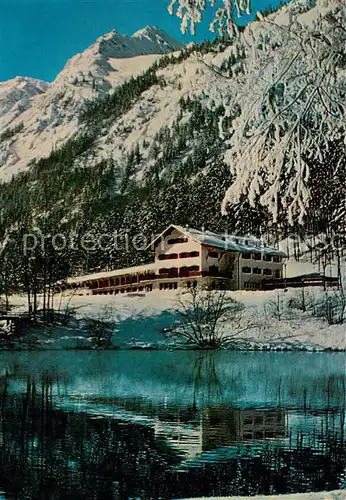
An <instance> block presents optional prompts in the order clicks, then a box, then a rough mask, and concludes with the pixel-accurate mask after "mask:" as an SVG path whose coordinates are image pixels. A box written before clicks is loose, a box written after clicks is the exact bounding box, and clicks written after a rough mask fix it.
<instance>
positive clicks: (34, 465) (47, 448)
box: [0, 377, 177, 500]
mask: <svg viewBox="0 0 346 500" xmlns="http://www.w3.org/2000/svg"><path fill="white" fill-rule="evenodd" d="M51 398H52V383H51V381H49V380H48V381H42V383H41V385H40V387H37V385H36V383H35V382H33V380H32V379H31V377H28V379H27V387H26V391H25V393H24V394H21V395H20V394H11V393H8V392H7V390H6V385H5V384H3V391H2V392H1V394H0V407H1V416H2V422H1V429H2V443H1V446H0V490H1V489H4V490H5V491H9V492H10V494H11V498H16V499H17V498H18V499H19V498H20V499H22V498H25V499H34V498H35V499H36V498H40V499H44V498H47V499H51V498H57V499H60V498H73V499H78V498H83V499H84V498H85V499H88V500H89V499H91V498H100V499H101V498H102V500H103V499H107V498H112V499H114V498H122V497H127V495H128V494H130V492H131V495H133V496H141V494H142V493H143V492H145V491H150V490H151V489H152V488H153V485H154V483H155V481H156V479H157V476H158V475H159V474H162V473H165V472H166V471H168V470H169V469H170V467H171V466H172V465H174V464H176V463H177V459H175V455H174V453H173V452H172V451H169V450H167V449H165V448H164V445H163V444H162V443H160V442H159V441H155V439H154V432H153V430H152V429H151V428H149V427H142V426H137V425H134V424H126V425H121V424H119V423H118V422H116V421H114V420H112V419H102V418H92V417H90V416H88V415H86V414H83V413H74V412H63V411H60V410H55V409H54V408H53V407H52V399H51ZM124 492H126V493H124ZM145 495H146V494H144V495H143V498H145Z"/></svg>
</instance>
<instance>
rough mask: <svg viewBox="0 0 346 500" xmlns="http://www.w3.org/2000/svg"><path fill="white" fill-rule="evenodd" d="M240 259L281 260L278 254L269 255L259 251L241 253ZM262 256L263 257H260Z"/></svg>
mask: <svg viewBox="0 0 346 500" xmlns="http://www.w3.org/2000/svg"><path fill="white" fill-rule="evenodd" d="M241 257H242V259H246V260H250V259H252V260H263V261H264V262H282V257H281V256H280V255H269V254H263V255H262V254H261V253H242V254H241ZM262 257H263V258H262Z"/></svg>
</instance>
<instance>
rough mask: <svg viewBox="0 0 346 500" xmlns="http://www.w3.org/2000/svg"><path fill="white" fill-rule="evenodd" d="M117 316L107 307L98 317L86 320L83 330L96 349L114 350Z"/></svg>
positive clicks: (84, 320)
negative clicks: (113, 342)
mask: <svg viewBox="0 0 346 500" xmlns="http://www.w3.org/2000/svg"><path fill="white" fill-rule="evenodd" d="M115 325H116V320H115V315H114V311H113V309H112V308H111V307H108V306H105V307H104V308H103V309H102V310H101V311H100V313H99V314H98V316H97V317H95V318H89V317H88V318H84V319H83V329H84V331H85V333H86V335H87V336H88V337H89V339H90V340H91V342H92V345H93V347H94V348H95V349H109V348H112V347H113V348H114V345H113V344H112V341H113V337H114V333H115Z"/></svg>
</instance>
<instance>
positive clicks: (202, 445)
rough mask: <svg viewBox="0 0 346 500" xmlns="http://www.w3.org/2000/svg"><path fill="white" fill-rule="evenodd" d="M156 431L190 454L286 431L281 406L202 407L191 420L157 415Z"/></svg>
mask: <svg viewBox="0 0 346 500" xmlns="http://www.w3.org/2000/svg"><path fill="white" fill-rule="evenodd" d="M155 434H156V436H158V437H163V438H164V439H166V440H167V441H168V442H169V443H170V445H171V446H173V447H174V448H175V449H177V450H178V451H180V452H181V453H182V454H184V455H186V456H188V457H190V458H192V457H194V456H197V455H198V454H200V453H203V452H204V451H210V450H213V449H215V448H217V447H220V446H227V445H239V444H241V443H244V442H246V441H250V440H251V441H252V440H268V439H271V440H275V439H284V438H286V437H287V435H288V430H287V411H286V410H284V409H281V408H280V409H235V408H225V407H221V406H209V407H205V408H204V409H203V410H202V411H201V412H200V414H199V416H198V417H197V418H196V419H195V420H194V421H193V422H190V423H187V422H181V421H180V420H179V419H177V421H175V422H172V421H163V420H161V419H160V418H157V419H156V424H155Z"/></svg>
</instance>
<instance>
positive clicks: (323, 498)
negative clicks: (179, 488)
mask: <svg viewBox="0 0 346 500" xmlns="http://www.w3.org/2000/svg"><path fill="white" fill-rule="evenodd" d="M207 498H213V499H214V500H250V499H253V498H254V497H203V498H195V499H194V500H207ZM345 498H346V492H345V491H341V490H340V491H328V492H324V491H322V492H320V493H298V494H292V495H273V496H264V495H259V496H256V500H264V499H266V500H344V499H345Z"/></svg>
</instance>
